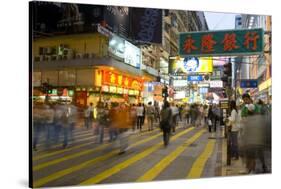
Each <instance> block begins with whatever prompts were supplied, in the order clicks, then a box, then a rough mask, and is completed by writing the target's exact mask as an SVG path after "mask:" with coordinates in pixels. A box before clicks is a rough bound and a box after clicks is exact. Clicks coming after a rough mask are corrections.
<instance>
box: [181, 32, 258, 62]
mask: <svg viewBox="0 0 281 189" xmlns="http://www.w3.org/2000/svg"><path fill="white" fill-rule="evenodd" d="M263 36H264V32H263V29H244V30H220V31H206V32H188V33H180V34H179V47H180V48H179V55H180V56H182V57H186V56H230V55H252V54H260V53H262V52H263V46H264V42H263V38H264V37H263Z"/></svg>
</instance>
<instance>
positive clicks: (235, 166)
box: [221, 139, 271, 176]
mask: <svg viewBox="0 0 281 189" xmlns="http://www.w3.org/2000/svg"><path fill="white" fill-rule="evenodd" d="M226 150H227V140H226V139H223V141H222V169H221V175H222V176H237V175H249V173H248V172H247V169H246V166H245V162H243V160H242V158H241V157H239V159H238V160H234V159H231V164H230V165H227V152H226ZM264 156H265V163H266V166H267V170H268V172H267V173H271V152H270V151H269V150H265V152H264ZM254 174H265V173H263V170H262V164H261V162H260V160H259V159H256V170H255V173H254Z"/></svg>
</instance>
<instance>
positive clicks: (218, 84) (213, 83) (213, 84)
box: [210, 80, 223, 88]
mask: <svg viewBox="0 0 281 189" xmlns="http://www.w3.org/2000/svg"><path fill="white" fill-rule="evenodd" d="M222 87H223V82H222V81H221V80H217V81H216V80H215V81H210V88H222Z"/></svg>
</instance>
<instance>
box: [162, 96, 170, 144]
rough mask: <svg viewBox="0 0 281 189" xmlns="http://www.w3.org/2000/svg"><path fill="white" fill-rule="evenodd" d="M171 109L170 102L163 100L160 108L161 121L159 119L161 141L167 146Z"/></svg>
mask: <svg viewBox="0 0 281 189" xmlns="http://www.w3.org/2000/svg"><path fill="white" fill-rule="evenodd" d="M172 124H173V123H172V110H171V108H170V104H169V103H168V102H167V101H165V102H164V105H163V109H162V110H161V121H160V128H161V130H162V132H163V141H164V146H165V147H166V146H168V144H169V139H170V133H171V127H172Z"/></svg>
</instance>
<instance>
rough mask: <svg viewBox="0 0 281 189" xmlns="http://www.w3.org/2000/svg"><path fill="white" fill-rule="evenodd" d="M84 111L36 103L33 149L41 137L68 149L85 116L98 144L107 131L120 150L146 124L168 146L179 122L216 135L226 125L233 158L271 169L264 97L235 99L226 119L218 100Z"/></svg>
mask: <svg viewBox="0 0 281 189" xmlns="http://www.w3.org/2000/svg"><path fill="white" fill-rule="evenodd" d="M79 111H81V110H79ZM79 111H78V108H77V107H76V106H75V105H73V104H72V103H68V104H63V103H57V104H37V103H35V104H34V107H33V149H34V150H37V146H38V143H39V142H40V141H39V140H42V139H43V140H44V141H45V143H44V144H45V147H46V148H47V149H49V148H50V147H52V145H54V144H61V146H62V147H63V148H66V147H67V146H68V144H69V141H74V136H73V131H74V129H75V128H76V127H77V124H78V120H80V117H82V118H83V119H84V121H83V125H84V127H85V129H93V134H94V135H96V142H97V143H100V144H102V143H104V141H105V135H106V136H108V142H116V143H118V144H119V147H120V154H122V153H125V152H126V151H127V150H128V148H129V136H130V134H131V133H136V132H143V130H144V125H146V128H147V131H148V132H151V131H153V130H155V129H156V128H160V130H161V131H162V132H163V143H164V146H165V147H167V146H168V144H169V138H170V136H171V135H174V134H175V132H176V128H177V127H178V126H179V125H181V126H182V127H183V128H187V127H188V126H192V127H195V128H197V127H206V129H207V130H208V131H209V132H210V133H213V132H214V133H216V131H217V128H218V126H220V125H221V123H223V125H226V128H227V129H226V131H228V132H227V135H228V139H229V142H230V150H231V157H232V158H233V159H234V160H237V159H239V158H242V159H243V162H244V163H245V167H246V169H247V172H248V173H252V172H255V167H256V160H257V159H259V160H260V162H261V163H262V168H263V172H267V171H268V168H267V165H266V163H265V157H264V153H265V150H270V151H271V137H270V136H271V106H270V105H265V104H264V103H263V102H262V101H261V100H259V101H258V102H256V103H254V102H253V100H252V99H251V97H250V96H249V95H248V94H244V95H243V104H239V103H237V102H236V101H230V104H229V109H228V110H227V111H228V116H227V117H223V116H222V115H223V112H222V110H221V108H220V107H219V106H218V105H217V104H196V103H194V104H187V103H186V104H181V105H180V104H176V103H171V104H170V103H169V102H167V101H165V102H164V103H163V105H162V106H160V105H159V104H158V103H156V102H154V103H152V102H148V103H147V104H146V105H145V104H143V103H139V104H127V103H115V102H112V103H106V102H101V101H99V102H98V103H97V104H96V105H94V104H93V103H90V104H89V105H88V106H87V107H86V108H84V110H83V111H82V112H80V113H79ZM79 115H83V116H79Z"/></svg>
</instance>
